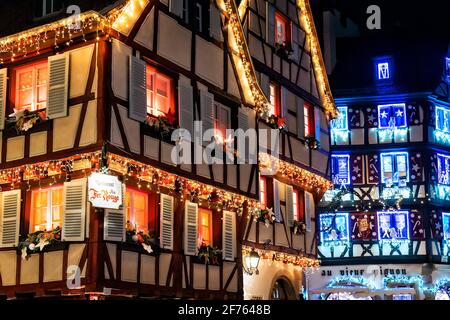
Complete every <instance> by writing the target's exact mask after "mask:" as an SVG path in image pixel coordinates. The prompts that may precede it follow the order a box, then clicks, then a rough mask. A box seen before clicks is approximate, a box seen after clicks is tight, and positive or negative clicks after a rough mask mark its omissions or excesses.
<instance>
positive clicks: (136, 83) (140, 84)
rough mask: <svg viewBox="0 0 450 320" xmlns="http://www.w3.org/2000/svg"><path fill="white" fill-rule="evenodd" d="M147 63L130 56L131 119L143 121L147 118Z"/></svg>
mask: <svg viewBox="0 0 450 320" xmlns="http://www.w3.org/2000/svg"><path fill="white" fill-rule="evenodd" d="M146 70H147V65H146V63H145V61H143V60H141V59H139V58H137V57H135V56H130V90H129V92H130V110H129V116H130V118H131V119H133V120H136V121H139V122H144V121H145V120H146V119H147V85H146V81H147V71H146Z"/></svg>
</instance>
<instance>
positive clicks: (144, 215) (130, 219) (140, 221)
mask: <svg viewBox="0 0 450 320" xmlns="http://www.w3.org/2000/svg"><path fill="white" fill-rule="evenodd" d="M124 209H125V217H126V218H125V219H126V221H127V228H132V229H136V231H137V232H139V231H144V232H146V231H148V194H147V193H146V192H142V191H138V190H135V189H132V188H130V187H127V188H126V189H125V202H124Z"/></svg>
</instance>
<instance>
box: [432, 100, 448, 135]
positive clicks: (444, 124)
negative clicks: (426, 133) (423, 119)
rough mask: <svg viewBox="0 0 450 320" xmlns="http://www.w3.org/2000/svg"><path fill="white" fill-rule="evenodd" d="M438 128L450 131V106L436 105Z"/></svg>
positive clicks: (446, 131)
mask: <svg viewBox="0 0 450 320" xmlns="http://www.w3.org/2000/svg"><path fill="white" fill-rule="evenodd" d="M435 110H436V111H435V113H436V130H438V131H442V132H445V133H450V108H445V107H442V106H436V109H435Z"/></svg>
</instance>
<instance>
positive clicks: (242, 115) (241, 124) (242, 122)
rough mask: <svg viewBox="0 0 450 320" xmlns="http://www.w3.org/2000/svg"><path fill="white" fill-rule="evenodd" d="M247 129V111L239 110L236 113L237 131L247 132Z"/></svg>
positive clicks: (242, 108) (244, 109)
mask: <svg viewBox="0 0 450 320" xmlns="http://www.w3.org/2000/svg"><path fill="white" fill-rule="evenodd" d="M248 128H249V116H248V110H247V109H246V108H245V107H243V106H242V107H241V108H239V111H238V129H242V130H244V131H247V130H248Z"/></svg>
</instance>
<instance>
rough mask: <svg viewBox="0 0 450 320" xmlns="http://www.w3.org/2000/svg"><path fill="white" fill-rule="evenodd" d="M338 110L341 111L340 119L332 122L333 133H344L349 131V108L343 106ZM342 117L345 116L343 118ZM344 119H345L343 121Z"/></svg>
mask: <svg viewBox="0 0 450 320" xmlns="http://www.w3.org/2000/svg"><path fill="white" fill-rule="evenodd" d="M337 109H338V110H339V117H338V118H336V119H333V120H332V121H331V131H333V132H342V131H348V107H347V106H342V107H337ZM341 115H344V116H343V117H341ZM341 118H343V119H341ZM338 123H339V124H343V125H342V126H341V125H339V126H338V125H337V124H338Z"/></svg>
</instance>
